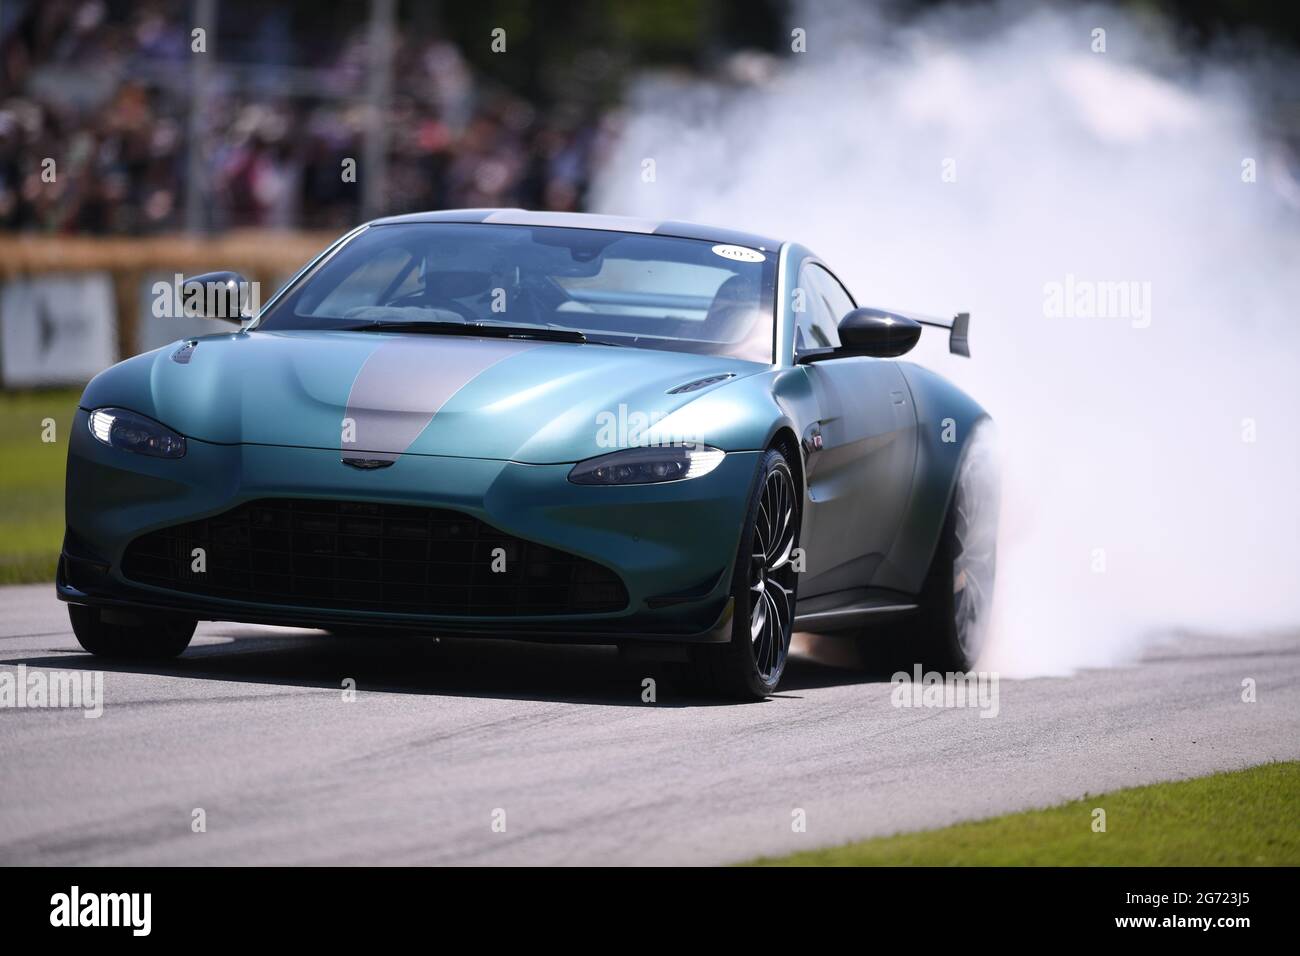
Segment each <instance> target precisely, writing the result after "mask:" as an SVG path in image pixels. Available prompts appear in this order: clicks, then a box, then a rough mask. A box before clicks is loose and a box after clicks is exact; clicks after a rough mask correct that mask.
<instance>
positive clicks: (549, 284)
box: [57, 209, 997, 698]
mask: <svg viewBox="0 0 1300 956" xmlns="http://www.w3.org/2000/svg"><path fill="white" fill-rule="evenodd" d="M242 282H243V280H242V279H241V278H240V277H239V276H236V275H234V274H233V273H213V274H210V275H208V276H201V277H197V278H196V279H193V280H189V282H187V284H186V286H185V288H186V289H187V290H190V289H195V290H198V289H205V288H206V289H207V290H208V291H211V290H212V289H214V288H217V289H222V288H224V289H227V290H231V289H239V288H244V286H243V285H242ZM237 299H238V296H232V300H237ZM208 311H209V313H217V314H216V315H215V316H214V317H220V318H233V319H234V320H235V321H237V322H240V327H239V328H238V329H237V330H234V331H227V332H220V333H217V334H212V335H205V336H202V337H200V338H196V339H188V340H182V341H178V342H175V343H173V344H171V345H168V346H166V347H165V348H162V349H158V350H156V351H153V352H148V353H145V354H142V355H137V356H135V357H134V358H131V359H128V360H126V361H124V362H122V363H120V364H118V365H115V366H113V367H112V368H109V369H107V370H106V371H104V372H102V373H101V374H99V375H98V376H96V377H95V379H94V380H93V381H91V382H90V384H89V385H88V386H87V387H86V390H85V393H84V395H83V396H82V399H81V403H80V408H79V410H78V412H77V418H76V423H75V426H74V428H73V434H72V439H71V443H70V447H69V452H68V471H67V533H66V537H65V539H64V545H63V552H62V556H61V560H60V562H59V571H58V583H57V588H58V595H59V597H60V598H61V599H62V600H64V601H66V602H67V603H68V605H69V608H68V609H69V613H70V615H71V619H72V626H73V629H74V631H75V633H76V636H77V639H78V640H79V641H80V642H81V644H82V646H83V647H85V648H86V649H87V650H89V651H91V652H93V653H95V654H103V655H109V656H127V657H163V656H170V655H176V654H179V653H181V652H182V651H183V650H184V649H185V648H186V646H187V645H188V644H189V641H190V638H191V636H192V635H193V633H194V629H195V624H196V622H197V621H198V620H223V621H246V622H253V623H267V624H290V625H300V626H309V627H320V628H325V629H329V630H352V631H356V630H357V629H359V628H366V629H379V628H408V629H415V630H419V631H423V632H427V633H432V634H446V635H462V636H463V635H491V636H496V637H510V638H521V639H539V640H553V641H559V642H575V641H584V642H597V643H611V644H618V645H620V646H624V647H628V648H632V649H641V650H643V651H645V652H646V653H647V654H650V655H651V656H653V655H655V654H657V655H661V656H662V657H664V658H666V659H681V660H685V661H687V662H688V663H689V664H690V665H691V666H692V667H693V668H695V669H696V671H697V673H698V674H699V675H700V676H703V677H705V678H707V679H708V680H709V681H710V682H711V683H712V685H713V686H714V687H716V689H717V690H718V691H719V692H721V693H724V694H727V695H730V696H738V697H742V698H755V697H762V696H763V695H766V694H770V693H771V692H772V691H773V690H774V689H775V688H776V687H777V684H778V682H779V681H780V680H781V675H782V672H783V670H784V668H785V664H786V658H787V654H788V652H789V648H790V641H791V635H792V632H793V631H795V630H805V631H816V632H836V633H847V634H850V635H862V636H863V638H864V639H865V640H875V639H877V637H878V636H879V635H885V634H889V635H892V636H893V637H898V636H899V635H901V636H902V637H903V638H904V639H905V640H906V641H907V642H909V643H908V645H907V646H909V647H911V648H914V649H915V656H914V657H913V660H917V661H924V662H925V663H926V665H927V666H933V667H938V668H941V669H955V670H964V669H966V668H967V667H969V666H970V665H971V663H972V661H973V659H974V657H975V655H976V654H977V652H978V650H979V647H980V641H981V638H982V635H983V633H984V631H985V629H986V628H985V624H986V619H987V616H988V614H987V611H988V599H989V595H990V593H991V588H992V583H993V573H994V545H995V538H996V524H997V499H996V484H995V482H994V481H993V480H991V479H990V475H992V472H993V467H992V456H991V454H990V452H989V449H990V447H991V443H990V442H989V441H988V440H987V439H988V436H989V432H990V429H989V428H987V427H986V422H987V418H988V416H987V415H986V413H985V412H984V411H983V410H982V409H981V408H980V406H979V405H978V404H976V402H974V401H973V400H972V399H971V398H969V397H968V396H967V395H965V394H964V393H963V392H962V391H960V390H959V389H957V388H956V387H954V386H953V385H952V384H950V383H949V382H947V381H946V380H945V379H943V378H942V377H940V376H938V375H936V374H935V373H933V372H931V371H927V370H926V369H924V368H922V367H920V366H918V365H914V364H911V363H907V362H902V361H898V360H897V357H898V356H900V355H902V354H904V353H906V352H907V351H908V350H909V349H910V348H911V347H912V346H913V345H914V344H915V343H916V342H917V340H918V338H919V336H920V334H921V330H922V327H923V325H924V324H927V323H928V324H937V325H942V326H944V327H946V328H948V330H949V334H950V347H951V348H952V349H953V351H957V352H961V353H962V354H969V352H968V350H967V344H966V322H967V317H966V316H965V315H964V314H962V315H959V316H957V317H956V319H954V320H952V321H951V322H948V321H943V320H931V319H918V318H916V317H913V316H909V315H906V314H903V313H898V312H889V311H885V310H880V309H871V308H859V307H858V306H857V304H856V302H855V301H854V299H853V297H852V296H851V295H850V293H849V292H848V290H847V289H846V288H845V286H844V285H843V284H842V283H841V282H840V281H839V280H838V279H837V278H836V277H835V275H834V273H833V272H832V271H831V270H830V269H829V268H828V267H827V265H826V264H825V263H824V262H822V261H821V260H820V259H818V258H817V257H816V256H815V255H814V254H813V253H812V252H810V251H809V250H808V249H806V248H804V247H803V246H801V245H798V244H796V243H792V242H782V241H779V240H775V239H770V238H766V237H762V236H757V235H750V234H747V233H740V232H735V231H731V230H727V229H717V228H711V227H706V226H700V225H694V224H689V223H682V222H653V221H643V220H635V219H624V218H620V217H613V216H595V215H580V214H559V213H536V212H525V211H522V210H494V209H478V210H458V211H444V212H435V213H422V214H414V215H406V216H398V217H393V218H388V219H381V220H377V221H375V222H371V223H368V224H366V225H364V226H361V227H359V228H357V229H355V230H353V231H352V232H349V233H348V234H347V235H345V236H343V237H342V238H340V239H339V240H338V241H336V242H335V243H334V244H333V245H331V246H330V247H329V248H327V249H326V250H325V251H324V252H323V253H321V254H320V255H319V256H318V257H317V258H316V259H315V260H313V261H312V262H311V263H309V264H308V265H307V266H306V267H305V268H304V269H302V271H301V272H299V273H298V275H296V276H295V277H294V278H293V279H292V280H291V281H290V282H289V283H288V284H287V285H285V287H284V288H282V289H281V290H280V291H279V292H277V293H276V294H275V296H274V297H272V298H271V300H270V301H268V302H267V303H266V304H265V306H264V307H263V308H261V309H260V310H258V311H257V312H256V315H252V314H247V315H245V316H243V320H242V321H241V315H240V314H239V312H238V310H236V309H233V308H227V309H225V310H222V309H220V308H211V309H209V310H208ZM232 312H233V313H234V314H233V315H232V314H231V313H232Z"/></svg>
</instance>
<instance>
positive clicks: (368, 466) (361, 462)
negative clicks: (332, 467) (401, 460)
mask: <svg viewBox="0 0 1300 956" xmlns="http://www.w3.org/2000/svg"><path fill="white" fill-rule="evenodd" d="M396 460H397V459H396V458H344V459H343V464H345V465H351V466H352V467H353V468H360V469H362V470H364V471H370V470H372V469H374V468H387V467H388V466H389V465H391V464H392V463H393V462H394V461H396Z"/></svg>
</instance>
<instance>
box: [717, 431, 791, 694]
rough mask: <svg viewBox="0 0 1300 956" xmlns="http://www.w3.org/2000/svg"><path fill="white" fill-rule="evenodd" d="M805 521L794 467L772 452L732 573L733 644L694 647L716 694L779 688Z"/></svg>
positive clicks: (761, 469) (755, 492)
mask: <svg viewBox="0 0 1300 956" xmlns="http://www.w3.org/2000/svg"><path fill="white" fill-rule="evenodd" d="M801 516H802V509H801V508H800V502H799V493H798V490H797V486H796V484H795V481H794V476H793V474H792V473H791V471H790V465H789V463H788V462H787V461H786V459H785V456H784V455H783V454H781V452H780V451H778V450H776V449H775V448H773V449H769V450H768V451H767V453H766V454H765V455H764V456H763V460H762V463H761V464H760V466H759V471H758V480H757V481H756V482H755V483H754V489H753V491H752V492H751V493H750V501H749V509H748V511H747V513H746V517H745V524H744V527H743V528H742V530H741V535H740V548H739V550H738V553H737V555H736V565H735V568H734V570H733V571H732V580H731V595H732V599H733V602H734V607H735V617H734V619H733V620H732V630H731V640H730V641H729V642H728V643H726V644H711V645H705V646H702V647H698V648H696V657H695V662H696V666H697V668H698V670H699V672H700V674H699V676H701V677H703V678H704V679H705V681H706V683H707V684H708V685H709V686H710V688H711V689H712V690H713V691H714V692H715V693H717V694H720V695H722V696H726V697H731V698H736V699H740V700H762V699H763V698H764V697H767V696H768V695H769V694H772V693H773V692H775V691H776V688H777V685H778V684H780V682H781V675H782V674H783V673H784V672H785V663H786V658H787V657H788V656H789V653H790V639H791V636H792V633H793V630H794V608H795V590H796V585H797V574H796V573H795V569H794V561H793V551H794V549H795V548H796V547H798V544H799V522H800V518H801Z"/></svg>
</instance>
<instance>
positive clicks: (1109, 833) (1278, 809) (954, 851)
mask: <svg viewBox="0 0 1300 956" xmlns="http://www.w3.org/2000/svg"><path fill="white" fill-rule="evenodd" d="M1098 807H1100V808H1101V809H1103V810H1105V811H1106V831H1105V832H1104V833H1096V832H1093V818H1094V817H1093V811H1094V810H1095V809H1096V808H1098ZM1297 864H1300V761H1292V762H1287V763H1271V764H1264V765H1263V766H1259V767H1251V768H1249V769H1247V770H1238V771H1233V772H1230V773H1216V774H1214V775H1213V776H1209V777H1199V778H1197V779H1194V780H1184V781H1179V782H1176V783H1159V784H1155V785H1153V786H1149V787H1133V788H1130V789H1127V790H1116V791H1113V792H1111V793H1103V794H1101V795H1100V796H1095V797H1089V796H1085V797H1084V798H1083V799H1082V800H1075V801H1072V802H1070V803H1066V804H1062V805H1061V806H1058V807H1050V808H1048V809H1045V810H1028V811H1025V812H1023V813H1010V814H1007V815H1006V816H1001V817H994V818H992V819H989V820H978V821H975V822H973V823H959V824H957V825H956V826H951V827H944V828H943V829H941V830H924V831H921V832H919V833H901V834H898V835H896V836H890V837H881V838H878V839H874V840H864V841H862V842H860V843H850V844H848V845H847V846H841V847H833V848H830V849H826V850H809V851H807V852H803V853H796V854H794V855H792V856H786V857H779V858H763V859H760V860H756V861H754V864H753V865H758V866H1296V865H1297Z"/></svg>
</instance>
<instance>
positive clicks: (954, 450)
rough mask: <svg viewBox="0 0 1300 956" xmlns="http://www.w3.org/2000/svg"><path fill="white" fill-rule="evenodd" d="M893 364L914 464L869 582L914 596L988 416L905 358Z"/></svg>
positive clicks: (966, 397) (948, 384)
mask: <svg viewBox="0 0 1300 956" xmlns="http://www.w3.org/2000/svg"><path fill="white" fill-rule="evenodd" d="M898 365H899V368H900V369H901V370H902V372H903V377H904V379H905V380H906V381H907V385H908V388H909V390H910V391H911V395H912V403H913V405H914V406H915V409H916V430H917V442H916V463H915V465H914V466H913V472H912V488H911V491H910V493H909V496H908V501H907V505H906V507H905V508H904V512H903V520H902V521H901V522H900V524H899V529H898V532H897V534H896V535H895V537H894V542H893V544H892V545H891V547H890V549H889V552H888V554H887V555H886V558H885V560H884V561H883V562H881V565H880V567H879V568H878V569H877V572H876V575H875V577H874V578H873V580H872V585H873V586H876V587H886V588H891V589H894V590H898V591H903V592H905V593H908V594H918V593H920V590H921V587H922V585H923V583H924V581H925V576H926V574H927V572H928V571H929V569H930V565H931V563H932V562H933V560H934V554H935V550H936V549H937V548H938V546H939V539H940V535H941V533H942V531H943V523H944V519H945V518H946V517H947V514H948V507H949V505H950V504H951V502H952V495H953V491H954V489H955V487H956V483H957V474H958V471H959V469H960V467H961V463H962V461H963V460H964V458H965V456H966V453H967V451H968V449H969V448H970V445H971V438H972V437H973V436H974V435H975V434H976V433H977V430H978V429H981V428H984V427H986V426H988V425H989V424H991V423H992V421H993V419H992V416H990V415H989V413H988V412H987V411H985V409H984V408H983V407H982V406H981V405H980V404H979V403H978V402H976V401H975V400H974V399H973V398H971V397H970V396H969V395H967V394H966V393H965V392H963V391H962V390H961V389H959V388H958V387H957V386H955V385H953V384H952V383H951V382H949V381H948V380H947V379H945V378H943V377H942V376H940V375H938V374H937V373H935V372H932V371H930V370H928V369H925V368H922V367H920V366H918V365H913V364H911V363H909V362H900V363H898Z"/></svg>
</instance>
